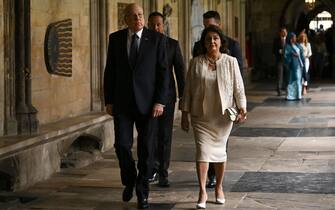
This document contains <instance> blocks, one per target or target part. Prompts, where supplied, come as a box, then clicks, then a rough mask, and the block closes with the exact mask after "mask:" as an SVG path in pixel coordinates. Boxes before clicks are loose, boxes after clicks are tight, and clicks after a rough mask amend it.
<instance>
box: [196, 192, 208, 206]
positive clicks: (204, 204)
mask: <svg viewBox="0 0 335 210" xmlns="http://www.w3.org/2000/svg"><path fill="white" fill-rule="evenodd" d="M205 198H206V199H204V202H202V203H200V195H199V200H198V203H197V205H196V209H205V208H206V202H207V195H206V197H205Z"/></svg>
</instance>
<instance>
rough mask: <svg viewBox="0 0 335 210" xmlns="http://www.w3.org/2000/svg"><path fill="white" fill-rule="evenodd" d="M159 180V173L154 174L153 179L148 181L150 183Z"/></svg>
mask: <svg viewBox="0 0 335 210" xmlns="http://www.w3.org/2000/svg"><path fill="white" fill-rule="evenodd" d="M157 180H158V173H157V172H156V173H154V174H152V177H150V178H149V179H148V181H149V183H153V182H156V181H157Z"/></svg>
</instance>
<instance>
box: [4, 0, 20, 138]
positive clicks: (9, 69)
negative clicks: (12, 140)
mask: <svg viewBox="0 0 335 210" xmlns="http://www.w3.org/2000/svg"><path fill="white" fill-rule="evenodd" d="M3 2H4V7H3V11H4V13H3V14H4V42H3V43H4V75H5V77H4V89H5V96H4V100H5V116H4V134H5V135H16V134H17V121H16V112H15V94H16V93H15V2H14V1H13V0H4V1H3Z"/></svg>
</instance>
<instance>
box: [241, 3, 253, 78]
mask: <svg viewBox="0 0 335 210" xmlns="http://www.w3.org/2000/svg"><path fill="white" fill-rule="evenodd" d="M245 8H246V0H240V46H241V50H242V58H243V78H244V82H245V83H248V82H250V81H251V72H250V70H251V69H249V68H248V61H247V58H246V53H245V49H246V40H245V35H246V32H245V31H246V30H245V27H246V25H245V19H246V17H245V10H246V9H245Z"/></svg>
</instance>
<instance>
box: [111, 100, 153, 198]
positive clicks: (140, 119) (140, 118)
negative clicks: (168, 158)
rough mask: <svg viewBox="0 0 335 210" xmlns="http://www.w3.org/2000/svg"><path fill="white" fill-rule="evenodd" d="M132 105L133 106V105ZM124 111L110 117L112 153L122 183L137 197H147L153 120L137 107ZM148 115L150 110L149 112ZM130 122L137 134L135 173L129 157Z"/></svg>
mask: <svg viewBox="0 0 335 210" xmlns="http://www.w3.org/2000/svg"><path fill="white" fill-rule="evenodd" d="M134 107H135V106H134ZM129 110H132V111H129V112H128V113H118V114H116V115H115V116H114V128H115V144H114V147H115V152H116V154H117V157H118V160H119V165H120V169H121V181H122V184H123V185H125V186H130V187H134V186H135V184H136V195H137V197H138V198H139V199H141V198H147V197H148V194H149V183H148V177H149V176H150V175H151V172H152V167H153V165H152V161H151V160H152V159H153V155H154V147H153V143H154V142H153V141H154V138H153V137H154V136H153V135H154V134H155V132H154V129H155V127H156V126H157V125H156V123H157V119H156V118H152V117H151V116H149V115H142V114H140V113H139V112H138V111H136V110H137V108H133V109H129ZM150 114H151V113H150ZM134 124H135V126H136V130H137V133H138V136H137V157H138V163H137V168H138V174H137V171H136V167H135V161H134V159H133V157H132V152H131V149H132V146H133V129H134Z"/></svg>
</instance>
